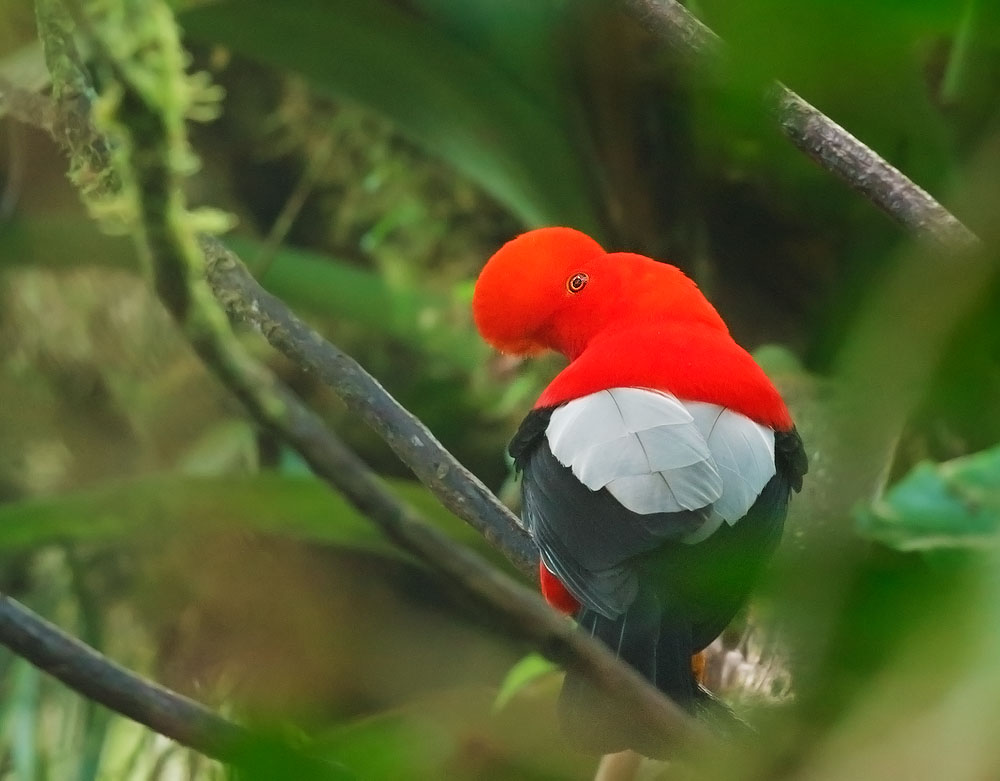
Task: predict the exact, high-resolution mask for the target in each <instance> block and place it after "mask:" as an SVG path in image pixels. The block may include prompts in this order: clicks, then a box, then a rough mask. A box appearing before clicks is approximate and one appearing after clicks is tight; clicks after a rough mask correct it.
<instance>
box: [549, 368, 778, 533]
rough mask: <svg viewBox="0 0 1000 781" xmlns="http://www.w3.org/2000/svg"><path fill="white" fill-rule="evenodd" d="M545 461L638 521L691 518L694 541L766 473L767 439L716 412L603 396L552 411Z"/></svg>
mask: <svg viewBox="0 0 1000 781" xmlns="http://www.w3.org/2000/svg"><path fill="white" fill-rule="evenodd" d="M545 434H546V437H547V439H548V443H549V448H550V449H551V450H552V454H553V455H554V456H555V457H556V459H557V460H558V461H559V463H561V464H562V465H563V466H567V467H569V468H570V469H572V471H573V474H574V475H575V476H576V478H577V479H578V480H579V481H580V482H582V483H583V484H584V485H586V486H587V487H588V488H589V489H591V490H592V491H598V490H600V489H601V488H607V489H608V491H609V492H610V493H611V495H612V496H614V497H615V499H617V500H618V501H619V502H621V503H622V505H624V506H625V507H626V508H628V509H629V510H631V511H632V512H635V513H639V514H640V515H648V514H652V513H672V512H683V511H694V512H697V513H699V514H701V515H703V517H704V518H705V520H704V523H703V524H702V526H701V527H700V528H698V529H697V530H696V531H694V532H693V533H691V534H690V535H688V536H687V537H685V538H683V541H684V542H687V543H695V542H700V541H701V540H703V539H705V538H707V537H709V536H710V535H711V534H712V533H713V532H714V531H715V530H716V529H718V528H719V526H720V525H721V524H722V523H723V522H726V523H729V524H730V525H732V524H734V523H735V522H736V521H738V520H739V519H740V518H742V517H743V516H744V515H746V513H747V511H748V510H749V509H750V507H751V505H753V503H754V502H755V501H756V499H757V497H758V496H759V495H760V492H761V491H762V490H763V489H764V486H765V485H767V483H768V481H769V480H770V479H771V478H772V477H774V475H775V466H774V432H773V431H772V430H771V429H769V428H767V427H766V426H761V425H759V424H758V423H755V422H754V421H752V420H750V419H749V418H747V417H746V416H744V415H740V414H739V413H737V412H734V411H732V410H730V409H727V408H725V407H720V406H718V405H716V404H707V403H703V402H684V401H681V400H680V399H678V398H677V397H676V396H673V395H671V394H669V393H662V392H659V391H653V390H644V389H640V388H611V389H610V390H605V391H598V392H597V393H593V394H591V395H589V396H584V397H582V398H579V399H575V400H573V401H571V402H569V403H568V404H565V405H563V406H562V407H560V408H559V409H557V410H556V411H555V412H554V413H552V418H551V420H550V421H549V426H548V428H547V429H546V431H545Z"/></svg>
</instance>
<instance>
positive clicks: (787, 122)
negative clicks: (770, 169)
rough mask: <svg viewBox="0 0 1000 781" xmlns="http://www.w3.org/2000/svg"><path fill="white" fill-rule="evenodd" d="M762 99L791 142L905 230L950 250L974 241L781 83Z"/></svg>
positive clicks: (955, 220) (918, 191) (941, 209)
mask: <svg viewBox="0 0 1000 781" xmlns="http://www.w3.org/2000/svg"><path fill="white" fill-rule="evenodd" d="M768 101H769V102H770V104H771V106H772V108H773V110H774V114H775V116H776V117H777V119H778V122H779V123H780V125H781V129H782V130H783V131H784V133H785V135H786V136H788V138H789V139H790V140H791V142H792V143H793V144H795V146H797V147H798V148H799V149H800V150H802V151H803V152H805V153H806V154H807V155H809V157H811V158H812V159H813V160H815V161H816V162H817V163H819V164H820V165H821V166H823V168H825V169H826V170H827V171H830V172H831V173H834V174H836V175H837V176H838V177H839V178H841V179H843V180H844V181H845V182H847V184H849V185H850V186H851V187H852V188H853V189H855V190H857V191H858V192H859V193H861V194H862V195H863V196H864V197H865V198H867V199H868V200H869V201H871V202H872V203H874V204H875V205H876V206H878V207H879V208H880V209H881V210H882V211H884V212H885V213H886V214H888V215H889V216H890V217H892V218H893V219H894V220H896V222H898V223H900V224H901V225H902V226H903V227H905V228H906V229H907V230H909V231H910V232H912V233H914V234H915V235H917V236H919V237H921V238H925V239H929V240H930V241H931V242H933V243H934V244H936V245H938V246H940V247H945V248H947V249H949V250H952V251H959V250H965V249H973V248H975V247H976V246H977V245H978V244H979V239H978V237H977V236H976V234H974V233H973V232H972V231H970V230H969V229H968V228H967V227H965V225H964V224H962V222H961V221H960V220H959V219H958V218H957V217H955V215H953V214H952V213H951V212H949V211H948V210H947V209H945V208H944V207H943V206H942V205H941V204H940V203H938V202H937V201H936V200H934V198H932V197H931V195H930V194H929V193H928V192H927V191H926V190H924V189H923V188H922V187H920V186H918V185H917V184H915V183H914V182H913V181H912V180H910V179H908V178H907V177H906V176H905V175H903V173H901V172H900V171H899V170H898V169H896V168H894V167H893V166H891V165H889V163H887V162H886V161H885V160H884V159H882V158H881V157H879V156H878V154H876V153H875V152H874V151H873V150H872V149H870V148H869V147H867V146H865V145H864V144H863V143H862V142H861V141H859V140H858V139H857V138H855V137H854V136H852V135H851V134H850V133H848V132H847V131H846V130H844V128H842V127H841V126H840V125H838V124H837V123H836V122H834V121H833V120H832V119H830V118H829V117H828V116H826V115H824V114H823V113H822V112H820V111H819V110H817V109H815V108H813V107H812V106H810V105H809V104H808V103H806V102H805V101H804V100H803V99H802V98H800V97H799V96H798V95H796V94H795V93H794V92H792V91H791V90H790V89H788V88H787V87H785V86H784V85H783V84H775V85H774V86H773V88H772V90H771V91H770V93H769V97H768Z"/></svg>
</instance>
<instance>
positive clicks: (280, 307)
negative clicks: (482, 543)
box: [201, 237, 538, 577]
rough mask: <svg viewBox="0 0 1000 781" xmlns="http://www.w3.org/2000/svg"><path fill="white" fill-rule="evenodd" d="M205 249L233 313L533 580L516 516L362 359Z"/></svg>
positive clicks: (207, 243) (223, 256)
mask: <svg viewBox="0 0 1000 781" xmlns="http://www.w3.org/2000/svg"><path fill="white" fill-rule="evenodd" d="M201 247H202V250H203V251H204V253H205V271H206V275H207V277H208V281H209V284H210V285H211V286H212V289H213V291H214V292H215V296H216V298H217V299H218V300H219V301H220V302H221V303H222V304H223V306H225V308H226V309H227V311H228V312H229V314H230V315H231V316H233V317H235V318H236V319H238V320H242V321H244V322H246V323H249V324H250V325H252V326H254V327H255V328H256V329H257V330H259V331H260V332H261V333H262V334H263V335H264V337H265V338H266V339H267V340H268V341H269V342H270V343H271V344H272V345H273V346H274V347H275V348H277V349H278V350H280V351H281V352H283V353H284V354H285V355H287V356H288V357H289V358H290V359H291V360H292V361H294V362H295V363H296V364H297V365H299V366H301V367H303V368H305V369H308V370H309V371H312V372H314V373H315V374H316V375H317V376H318V377H319V378H320V379H321V380H322V381H323V382H324V383H326V384H327V385H328V386H329V387H330V388H332V389H333V390H334V392H335V393H337V395H338V396H340V398H341V399H342V400H343V401H344V403H345V404H346V405H347V407H348V409H350V410H351V411H352V412H353V413H355V414H356V415H358V416H359V417H360V418H362V419H363V420H364V421H365V422H366V423H367V424H368V425H369V426H371V427H372V428H373V429H374V430H375V431H376V432H377V433H378V435H379V436H381V437H382V438H383V439H384V440H385V441H386V442H387V443H388V444H389V446H390V447H391V448H392V449H393V450H394V451H395V453H396V455H397V456H399V458H400V459H401V460H402V461H403V463H405V464H406V465H407V466H408V467H410V469H412V470H413V472H414V474H415V475H416V476H417V477H418V478H419V479H420V480H421V482H423V483H424V484H425V485H426V486H427V487H428V488H430V490H431V491H433V492H434V494H435V495H436V496H437V497H438V499H439V500H440V501H441V503H442V504H443V505H444V506H445V507H447V508H448V509H449V510H451V511H452V512H453V513H455V515H457V516H458V517H459V518H462V519H463V520H465V521H466V522H467V523H469V524H470V525H471V526H472V527H473V528H475V529H476V530H477V531H478V532H479V533H480V534H482V535H483V536H484V537H485V538H486V539H487V540H488V541H489V542H490V543H491V544H492V545H493V546H494V547H496V548H497V549H498V550H500V551H501V552H502V553H503V554H504V555H505V556H506V557H507V558H508V559H509V560H510V561H511V562H512V563H513V564H514V565H515V566H516V567H518V568H519V569H520V570H522V571H523V572H525V573H526V574H527V575H530V576H531V577H535V576H536V575H537V571H538V549H537V548H536V547H535V544H534V542H533V541H532V540H531V538H530V537H529V536H528V534H527V532H525V531H524V530H523V529H522V528H521V526H520V525H519V523H518V521H517V518H516V517H515V516H514V515H513V514H512V513H511V512H510V511H509V510H508V509H507V508H506V507H504V506H503V504H501V503H500V501H499V500H498V499H497V498H496V497H495V496H494V495H493V494H492V493H491V492H490V490H489V489H488V488H486V486H484V485H483V484H482V483H481V482H480V481H479V479H478V478H477V477H476V476H475V475H473V474H472V473H471V472H469V470H468V469H466V468H465V467H464V466H462V464H461V463H459V461H458V460H457V459H456V458H455V457H454V456H453V455H452V454H451V453H449V452H448V451H447V450H446V449H445V448H444V447H443V446H442V445H441V443H440V442H438V440H437V439H436V438H435V437H434V435H433V434H432V433H431V432H430V431H429V430H428V429H427V427H426V426H425V425H424V424H423V423H421V422H420V421H419V420H418V419H417V418H416V417H414V416H413V415H412V414H411V413H410V412H409V411H407V410H406V409H404V408H403V407H402V405H400V404H399V402H397V401H396V400H395V399H394V398H393V397H392V396H391V395H389V393H388V392H387V391H386V390H385V388H383V387H382V386H381V385H380V384H379V382H378V380H376V379H375V378H374V377H372V376H371V375H370V374H368V372H366V371H365V370H364V369H363V368H362V367H361V365H360V364H358V362H357V361H355V360H354V359H353V358H351V357H350V356H349V355H347V354H346V353H344V352H343V351H342V350H340V349H339V348H337V347H336V346H334V345H332V344H330V342H328V341H326V340H325V339H323V337H322V336H320V335H319V334H318V333H316V332H315V331H314V330H313V329H312V328H310V327H309V326H308V325H307V324H306V323H304V322H302V320H300V319H299V318H298V317H297V316H296V315H295V314H294V313H293V312H292V311H291V310H290V309H289V308H288V307H287V306H286V305H285V304H284V303H283V302H282V301H280V300H279V299H278V298H276V297H275V296H273V295H271V294H270V293H268V292H267V291H266V290H264V289H263V288H262V287H261V286H260V285H259V284H258V283H257V281H256V280H255V279H254V278H253V277H252V276H251V275H250V273H249V272H248V271H247V269H246V267H245V266H244V265H243V263H242V262H241V261H240V259H239V258H238V257H237V256H236V255H235V254H234V253H232V252H231V251H230V250H228V249H227V248H226V247H225V246H224V245H223V244H222V243H221V242H220V241H218V240H217V239H214V238H211V237H202V238H201Z"/></svg>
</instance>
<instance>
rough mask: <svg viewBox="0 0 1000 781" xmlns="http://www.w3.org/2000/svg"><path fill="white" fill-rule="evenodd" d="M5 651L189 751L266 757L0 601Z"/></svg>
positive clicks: (318, 763) (309, 763) (296, 758)
mask: <svg viewBox="0 0 1000 781" xmlns="http://www.w3.org/2000/svg"><path fill="white" fill-rule="evenodd" d="M0 643H2V644H3V645H5V646H7V648H9V649H10V650H11V651H13V652H14V653H16V654H17V655H18V656H21V657H23V658H24V659H27V660H28V661H29V662H31V664H33V665H34V666H35V667H38V668H39V669H40V670H43V671H45V672H47V673H49V674H50V675H52V676H54V677H55V678H58V679H59V680H60V681H62V682H63V683H64V684H66V685H67V686H68V687H69V688H71V689H73V690H74V691H76V692H78V693H80V694H82V695H83V696H84V697H87V698H88V699H91V700H93V701H94V702H98V703H100V704H101V705H104V706H105V707H107V708H109V709H111V710H113V711H115V712H116V713H120V714H122V715H123V716H127V717H128V718H130V719H132V720H133V721H136V722H138V723H139V724H143V725H145V726H147V727H149V728H150V729H152V730H154V731H156V732H158V733H160V734H161V735H166V736H167V737H168V738H171V739H172V740H175V741H177V742H178V743H180V744H182V745H184V746H187V747H188V748H193V749H195V750H196V751H199V752H201V753H202V754H205V755H206V756H209V757H212V758H214V759H218V760H221V761H223V762H229V763H231V764H236V765H240V764H246V763H248V762H251V761H252V762H254V763H256V762H257V761H258V760H259V757H260V755H259V754H252V755H251V753H250V751H249V749H251V748H252V747H254V746H259V745H260V742H261V741H262V740H264V738H262V737H261V736H259V735H255V734H253V733H252V732H250V731H249V730H246V729H244V728H243V727H240V726H239V725H237V724H233V723H232V722H231V721H227V720H226V719H224V718H222V717H221V716H219V715H218V714H216V713H214V712H212V711H211V710H209V709H208V708H206V707H205V706H204V705H201V704H199V703H197V702H195V701H194V700H191V699H189V698H187V697H185V696H183V695H181V694H177V693H176V692H173V691H171V690H170V689H167V688H165V687H163V686H160V685H159V684H156V683H153V682H152V681H148V680H146V679H145V678H143V677H141V676H139V675H137V674H136V673H133V672H131V671H130V670H127V669H126V668H124V667H122V666H121V665H119V664H117V663H115V662H113V661H111V660H110V659H108V658H107V657H106V656H103V655H101V654H100V653H98V652H97V651H95V650H94V649H93V648H91V647H90V646H88V645H85V644H84V643H82V642H80V641H79V640H77V639H76V638H74V637H71V636H70V635H68V634H66V633H65V632H63V631H62V630H61V629H59V628H58V627H56V626H55V625H53V624H51V623H49V622H48V621H46V620H45V619H44V618H42V617H41V616H39V615H37V614H35V613H34V612H32V611H31V610H29V609H28V608H26V607H25V606H24V605H22V604H20V603H19V602H17V601H16V600H14V599H11V598H10V597H8V596H6V595H2V594H0ZM268 749H269V751H270V752H271V753H272V758H273V760H274V761H275V762H280V763H282V764H284V765H285V766H286V767H290V768H295V769H296V771H297V772H298V773H302V774H305V776H304V777H309V778H325V779H341V778H342V779H347V778H353V776H352V775H351V774H350V773H348V772H347V771H346V770H345V769H344V768H342V767H339V766H337V765H334V764H332V763H329V762H324V761H322V760H320V759H316V758H313V757H308V756H305V755H303V754H300V753H297V752H295V751H292V750H291V749H290V748H288V747H287V746H284V745H282V744H277V743H273V744H272V745H270V746H268ZM300 777H302V776H300Z"/></svg>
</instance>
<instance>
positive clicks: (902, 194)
mask: <svg viewBox="0 0 1000 781" xmlns="http://www.w3.org/2000/svg"><path fill="white" fill-rule="evenodd" d="M621 2H622V3H623V4H624V6H625V7H626V8H627V9H628V10H629V11H630V12H631V13H632V14H633V15H634V16H635V17H636V18H637V19H638V20H639V21H640V23H642V24H643V25H644V26H645V27H646V28H647V29H649V30H651V31H652V32H653V33H654V35H655V36H656V37H657V38H658V39H659V40H660V41H662V42H663V43H664V44H665V45H667V46H669V47H670V48H671V49H673V50H675V51H677V52H680V53H682V54H685V55H687V56H688V58H689V59H692V60H695V61H702V62H716V61H718V60H719V59H720V58H721V57H722V55H723V52H724V47H723V43H722V41H721V39H720V38H719V37H718V36H717V35H716V34H715V33H714V32H712V30H710V29H709V28H708V27H706V26H705V25H704V24H702V23H701V22H700V21H699V20H698V19H697V18H695V17H694V16H693V15H692V14H691V12H690V11H688V10H687V9H686V8H685V7H684V6H682V5H681V4H680V3H679V2H677V0H621ZM766 101H767V104H768V107H769V108H770V109H771V111H772V112H773V113H774V115H775V118H776V119H777V121H778V124H779V125H780V127H781V130H782V132H783V133H784V134H785V135H786V136H787V137H788V139H789V140H790V141H791V142H792V143H793V144H794V145H795V146H796V147H797V148H798V149H799V150H800V151H802V152H805V153H806V154H807V155H809V157H811V158H812V159H813V160H815V161H816V162H817V163H819V164H820V165H821V166H822V167H823V168H825V169H826V170H827V171H829V172H830V173H832V174H834V175H835V176H837V177H838V178H839V179H841V180H843V181H844V182H846V183H847V184H848V185H850V186H851V187H852V188H853V189H854V190H856V191H857V192H859V193H861V194H862V195H863V196H864V197H865V198H867V199H868V200H869V201H871V202H872V203H873V204H875V206H877V207H878V208H879V209H881V210H882V211H883V212H885V213H886V214H888V215H889V216H890V217H891V218H892V219H893V220H895V221H896V222H898V223H899V224H900V225H902V226H903V227H904V228H906V229H907V230H908V231H910V232H911V233H913V234H914V235H916V236H917V237H919V238H923V239H927V240H929V241H931V242H933V243H934V244H936V245H937V246H939V247H941V248H944V249H948V250H951V251H961V250H965V249H969V248H971V247H973V246H975V245H977V244H978V243H979V239H978V238H977V236H976V235H975V234H974V233H973V232H972V231H970V230H969V229H968V228H967V227H966V226H965V225H963V224H962V222H961V221H959V220H958V218H956V217H955V216H954V215H953V214H951V213H950V212H949V211H948V210H947V209H945V208H944V207H943V206H942V205H941V204H940V203H938V202H937V201H936V200H934V198H932V197H931V196H930V195H929V194H928V193H927V192H926V191H925V190H924V189H923V188H921V187H919V186H918V185H917V184H915V183H914V182H913V181H912V180H911V179H909V178H908V177H907V176H906V175H905V174H903V173H902V172H901V171H899V170H898V169H897V168H895V167H893V166H891V165H890V164H889V163H888V162H886V161H885V160H884V159H883V158H882V157H880V156H879V155H878V154H877V153H876V152H875V151H873V150H872V149H870V148H869V147H867V146H865V144H863V143H862V142H861V141H859V140H858V139H857V138H855V137H854V136H852V135H851V134H850V133H848V132H847V131H846V130H844V128H842V127H841V126H840V125H838V124H837V123H836V122H834V121H833V120H832V119H830V118H829V117H828V116H826V115H825V114H823V113H822V112H821V111H819V110H818V109H816V108H814V107H813V106H811V105H810V104H809V103H807V102H806V101H804V100H803V99H802V98H800V97H799V96H798V95H796V94H795V93H794V92H792V91H791V90H790V89H788V88H787V87H785V86H784V85H783V84H780V83H775V84H773V85H772V87H771V89H770V90H769V91H768V94H767V97H766Z"/></svg>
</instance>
